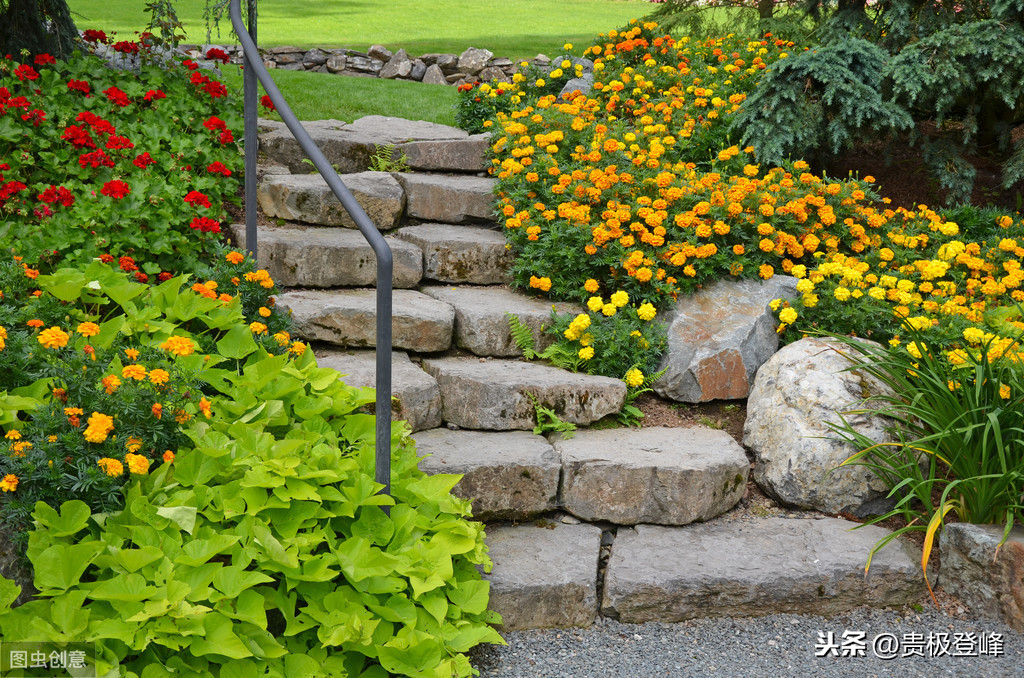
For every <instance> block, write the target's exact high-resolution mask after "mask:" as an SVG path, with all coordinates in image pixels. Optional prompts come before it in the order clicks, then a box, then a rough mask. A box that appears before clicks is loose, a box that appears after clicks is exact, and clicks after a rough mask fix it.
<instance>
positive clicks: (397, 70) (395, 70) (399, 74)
mask: <svg viewBox="0 0 1024 678" xmlns="http://www.w3.org/2000/svg"><path fill="white" fill-rule="evenodd" d="M411 72H412V60H411V59H410V58H409V55H408V54H406V52H405V50H404V49H400V50H398V51H397V52H395V54H394V55H393V56H392V57H391V58H390V59H388V62H387V63H386V64H384V68H382V69H380V74H379V77H381V78H386V79H389V80H393V79H395V78H407V77H409V74H410V73H411Z"/></svg>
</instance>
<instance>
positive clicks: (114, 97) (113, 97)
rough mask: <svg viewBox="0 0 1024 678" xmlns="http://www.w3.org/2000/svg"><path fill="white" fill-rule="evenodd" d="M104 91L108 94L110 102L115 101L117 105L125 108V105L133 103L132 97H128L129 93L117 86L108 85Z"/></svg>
mask: <svg viewBox="0 0 1024 678" xmlns="http://www.w3.org/2000/svg"><path fill="white" fill-rule="evenodd" d="M103 93H104V94H105V95H107V99H109V100H110V102H111V103H113V104H114V105H115V106H120V107H122V108H124V107H125V106H128V105H130V104H131V103H132V102H131V99H129V98H128V95H127V94H125V93H124V92H122V91H121V90H119V89H118V88H117V87H108V88H107V89H105V90H103Z"/></svg>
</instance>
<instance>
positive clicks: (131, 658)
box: [0, 349, 501, 678]
mask: <svg viewBox="0 0 1024 678" xmlns="http://www.w3.org/2000/svg"><path fill="white" fill-rule="evenodd" d="M221 376H222V377H223V378H222V380H220V381H219V382H218V390H219V392H220V396H219V397H218V398H217V407H216V409H215V413H214V416H213V417H212V418H211V419H210V420H205V419H203V420H202V421H194V422H193V423H192V424H191V425H190V426H189V427H188V429H187V434H188V436H189V438H190V439H191V448H190V449H185V450H182V451H181V453H180V454H179V455H178V457H177V458H176V459H175V461H174V463H173V464H169V465H165V466H162V467H161V468H160V469H158V470H157V472H156V473H153V474H150V475H149V476H146V477H145V478H142V479H141V480H140V481H139V482H137V483H134V484H132V485H131V486H130V487H129V489H128V491H127V494H126V502H125V503H126V510H124V511H121V512H119V513H112V514H107V515H96V514H92V515H91V516H90V511H89V510H88V508H86V507H85V506H84V505H83V504H81V503H80V502H68V503H65V504H64V505H63V506H61V508H60V511H59V513H58V512H57V511H55V510H53V509H50V508H49V507H47V506H45V505H43V504H40V505H39V506H38V507H37V509H36V513H35V519H36V521H37V524H38V528H37V530H36V531H35V532H33V533H32V535H31V539H30V546H29V557H30V558H31V560H32V562H33V564H34V566H35V568H36V576H35V584H36V586H37V588H39V590H40V594H39V597H37V599H36V600H33V601H32V602H29V603H27V604H25V605H23V606H21V607H19V608H15V609H8V608H6V607H4V608H0V633H2V635H3V637H4V640H5V641H18V640H22V641H27V640H31V641H34V642H41V643H60V642H63V641H67V640H69V639H70V640H81V641H87V642H94V643H96V647H97V652H98V655H97V660H96V664H97V665H96V668H97V672H98V674H99V675H105V674H106V672H107V671H109V670H111V669H116V668H118V667H120V668H121V670H122V671H126V672H127V674H126V675H128V676H149V675H153V673H152V672H153V667H165V668H166V669H167V670H172V671H178V672H181V673H185V674H188V675H194V676H228V675H231V676H238V675H269V676H281V677H285V676H295V675H303V676H353V677H355V676H363V677H366V678H383V677H384V676H386V675H400V676H415V677H422V676H437V677H441V676H444V677H445V678H448V677H449V676H468V675H470V674H471V672H472V669H471V668H470V665H469V662H468V660H467V658H466V656H465V655H464V654H463V653H464V652H465V651H466V650H468V649H469V648H471V647H473V646H474V645H477V644H479V643H481V642H501V640H500V638H499V637H498V635H497V634H496V633H495V632H494V631H493V629H491V628H489V627H488V626H487V622H489V621H495V620H496V616H495V615H494V614H493V613H489V612H487V610H486V608H487V598H488V584H487V583H486V582H483V581H481V580H480V575H479V573H478V571H477V569H476V566H477V565H482V566H489V560H488V558H487V556H486V547H485V546H484V544H483V540H482V538H483V529H482V527H483V526H482V525H480V524H479V523H472V522H469V521H467V520H466V519H465V516H466V515H467V514H468V512H469V503H468V502H466V501H463V500H460V499H457V498H455V497H453V496H452V495H451V494H450V492H449V491H450V489H451V488H452V486H454V484H455V483H456V482H457V481H458V477H457V476H451V475H438V476H432V477H427V476H425V475H424V474H423V473H422V472H420V471H418V470H417V468H416V455H415V453H414V452H413V450H412V442H411V439H410V438H409V436H408V434H407V428H406V427H405V426H404V425H403V424H396V425H395V427H394V429H393V433H392V449H393V479H392V483H393V485H392V489H393V497H387V496H385V495H381V494H378V491H379V489H380V486H379V485H377V484H376V483H374V481H373V460H374V424H373V418H372V417H371V416H369V415H364V414H357V413H356V411H357V410H358V409H359V408H360V407H361V406H363V405H365V404H367V403H370V402H372V400H373V395H372V391H371V390H369V389H353V388H350V387H348V386H345V385H344V384H343V383H342V382H340V381H339V379H338V374H337V372H335V371H333V370H329V369H321V368H318V367H317V366H316V364H315V361H314V359H313V358H312V354H311V353H307V354H305V356H303V357H301V358H299V359H298V360H296V361H290V360H288V359H287V357H285V356H271V355H269V354H267V353H266V352H265V351H263V350H262V349H256V350H254V351H252V352H251V353H249V354H248V356H247V360H246V362H245V365H244V367H243V369H242V370H241V371H240V372H233V371H231V372H224V373H223V374H222V375H221ZM382 507H389V508H390V513H386V512H385V511H383V510H382Z"/></svg>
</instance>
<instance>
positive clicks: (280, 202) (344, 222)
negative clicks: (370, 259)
mask: <svg viewBox="0 0 1024 678" xmlns="http://www.w3.org/2000/svg"><path fill="white" fill-rule="evenodd" d="M342 182H343V183H344V184H345V187H346V188H347V189H348V190H349V191H350V192H351V193H352V195H353V197H355V199H356V202H358V203H359V206H360V207H362V208H363V210H364V211H365V212H366V216H368V217H369V218H370V221H372V222H373V224H374V225H375V226H376V227H377V228H378V229H380V230H382V231H385V230H388V229H391V228H394V227H395V226H397V225H398V221H399V219H401V217H402V211H403V209H404V208H405V192H404V191H403V190H402V187H401V185H399V183H398V182H397V181H395V178H394V177H393V176H391V174H389V173H387V172H359V173H357V174H346V175H345V176H344V177H342ZM256 197H257V198H258V199H259V203H260V207H262V208H263V211H264V213H266V215H267V216H269V217H278V218H280V219H287V220H289V221H301V222H304V223H307V224H318V225H321V226H344V227H346V228H355V227H356V223H355V221H353V219H352V217H351V216H350V215H349V213H348V210H346V209H345V208H344V207H343V206H342V204H341V201H339V200H338V198H337V197H336V196H335V195H334V192H333V191H332V190H331V189H330V187H329V186H328V185H327V181H326V180H324V178H323V177H321V176H320V175H319V174H275V175H273V176H268V177H265V178H264V180H263V181H262V182H261V183H260V185H259V187H258V189H257V191H256Z"/></svg>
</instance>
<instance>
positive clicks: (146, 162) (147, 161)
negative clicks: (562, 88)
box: [132, 151, 156, 169]
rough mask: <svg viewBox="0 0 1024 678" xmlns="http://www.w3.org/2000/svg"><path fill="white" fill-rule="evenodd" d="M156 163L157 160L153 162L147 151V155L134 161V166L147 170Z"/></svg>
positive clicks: (144, 154)
mask: <svg viewBox="0 0 1024 678" xmlns="http://www.w3.org/2000/svg"><path fill="white" fill-rule="evenodd" d="M155 162H156V160H153V156H151V155H150V154H149V151H146V152H145V153H143V154H141V155H139V156H138V157H137V158H135V160H132V164H133V165H135V166H136V167H138V168H139V169H146V168H147V167H149V166H150V165H152V164H153V163H155Z"/></svg>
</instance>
